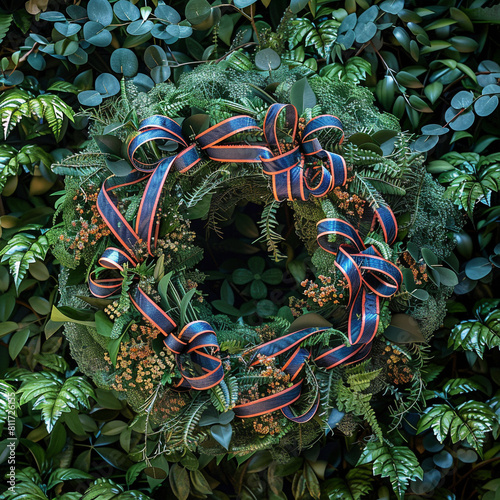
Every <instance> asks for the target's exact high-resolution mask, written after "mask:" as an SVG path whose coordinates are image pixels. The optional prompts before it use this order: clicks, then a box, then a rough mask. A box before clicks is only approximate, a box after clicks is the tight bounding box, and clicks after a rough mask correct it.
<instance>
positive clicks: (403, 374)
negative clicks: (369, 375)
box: [382, 346, 413, 385]
mask: <svg viewBox="0 0 500 500" xmlns="http://www.w3.org/2000/svg"><path fill="white" fill-rule="evenodd" d="M382 355H383V356H384V357H387V361H386V363H387V376H388V377H389V379H390V380H391V381H392V382H393V383H394V384H396V385H404V384H407V383H408V382H411V380H412V379H413V373H412V372H411V370H410V367H409V366H405V365H407V363H408V358H407V357H406V356H404V355H402V354H401V352H400V351H399V350H398V349H396V348H395V347H391V346H386V347H385V349H384V352H383V353H382Z"/></svg>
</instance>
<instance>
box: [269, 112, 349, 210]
mask: <svg viewBox="0 0 500 500" xmlns="http://www.w3.org/2000/svg"><path fill="white" fill-rule="evenodd" d="M283 112H284V113H285V116H284V127H285V133H286V134H288V135H289V136H290V137H291V139H292V141H293V144H292V148H287V143H284V142H281V141H280V139H279V137H278V122H279V117H280V115H281V113H283ZM298 128H300V127H299V120H298V114H297V109H296V108H295V106H292V105H291V104H277V103H276V104H273V105H272V106H271V107H270V108H269V110H268V112H267V114H266V117H265V119H264V137H265V139H266V141H267V143H268V144H269V145H270V146H271V148H274V149H275V150H276V149H277V151H278V154H277V155H272V156H271V157H264V156H263V157H262V158H261V161H262V163H263V171H264V173H265V174H267V175H270V176H272V187H273V194H274V197H275V199H276V200H277V201H283V200H290V201H293V200H303V201H306V200H307V199H309V196H310V195H312V196H315V197H322V196H325V195H326V194H328V193H329V192H330V191H331V190H332V189H333V188H334V187H335V186H342V185H344V184H345V182H346V180H347V167H346V164H345V161H344V159H343V158H342V157H341V156H340V155H337V154H336V153H331V152H329V151H325V150H324V149H323V148H322V146H321V144H320V142H319V140H318V139H317V138H316V137H312V135H314V134H315V133H317V132H320V131H321V130H326V129H332V128H333V129H338V130H340V131H341V132H342V124H341V122H340V120H339V119H338V118H336V117H335V116H331V115H320V116H317V117H315V118H313V119H311V120H309V122H307V124H306V125H305V126H304V128H303V130H302V132H300V131H298ZM343 138H344V134H343V132H342V137H341V139H340V141H339V144H341V143H342V140H343ZM311 162H312V165H310V164H309V163H311Z"/></svg>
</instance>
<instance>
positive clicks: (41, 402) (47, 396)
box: [18, 372, 94, 432]
mask: <svg viewBox="0 0 500 500" xmlns="http://www.w3.org/2000/svg"><path fill="white" fill-rule="evenodd" d="M18 393H19V394H20V395H21V398H20V400H19V404H20V405H23V404H25V403H27V402H32V403H33V409H40V410H41V411H42V419H43V421H44V422H45V425H46V427H47V431H48V432H52V429H53V428H54V425H55V424H56V422H57V421H58V420H59V417H60V416H61V415H62V414H63V413H66V412H69V411H71V408H79V407H80V406H84V407H86V408H90V402H89V398H90V397H92V398H94V390H93V388H92V386H91V385H90V383H89V382H88V381H87V380H86V379H85V378H83V377H78V376H75V377H70V378H68V379H67V380H64V381H63V379H62V378H61V376H60V375H59V374H55V373H51V372H37V373H35V374H33V376H32V377H30V378H29V379H28V381H27V382H25V383H24V384H23V385H22V386H21V387H20V389H19V391H18Z"/></svg>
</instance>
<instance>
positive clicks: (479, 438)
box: [417, 401, 499, 455]
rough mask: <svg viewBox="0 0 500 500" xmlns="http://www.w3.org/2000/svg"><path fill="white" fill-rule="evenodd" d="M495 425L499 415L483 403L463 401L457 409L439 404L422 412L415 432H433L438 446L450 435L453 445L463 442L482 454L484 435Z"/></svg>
mask: <svg viewBox="0 0 500 500" xmlns="http://www.w3.org/2000/svg"><path fill="white" fill-rule="evenodd" d="M498 423H499V418H498V415H496V413H495V412H494V411H493V410H492V409H491V407H490V406H488V405H487V404H485V403H481V402H479V401H466V402H465V403H462V404H461V405H459V406H457V407H456V408H454V407H452V406H450V405H448V404H446V403H440V404H435V405H433V406H430V407H429V408H427V409H426V410H425V412H424V415H423V416H422V418H421V419H420V421H419V422H418V429H417V433H420V432H423V431H425V430H427V429H432V431H433V432H434V435H435V436H436V439H437V440H438V441H439V442H440V443H442V442H444V440H445V439H446V438H447V437H448V435H449V436H450V438H451V441H452V443H453V444H455V443H458V442H459V441H466V442H467V443H469V445H470V446H472V447H473V448H474V449H475V450H476V451H477V452H478V453H479V454H480V455H481V453H482V450H481V449H482V446H483V444H484V442H485V440H486V434H487V433H488V432H490V431H492V430H493V428H494V427H495V425H498Z"/></svg>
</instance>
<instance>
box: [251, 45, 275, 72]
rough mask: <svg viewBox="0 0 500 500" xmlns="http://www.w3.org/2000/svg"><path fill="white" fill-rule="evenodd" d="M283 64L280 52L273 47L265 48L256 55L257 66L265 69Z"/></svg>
mask: <svg viewBox="0 0 500 500" xmlns="http://www.w3.org/2000/svg"><path fill="white" fill-rule="evenodd" d="M280 65H281V58H280V56H279V54H278V53H277V52H276V51H274V50H273V49H269V48H268V49H264V50H260V51H259V52H257V54H256V55H255V66H257V68H259V69H261V70H263V71H271V70H273V69H278V68H279V67H280Z"/></svg>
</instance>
